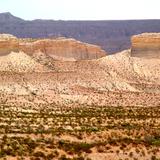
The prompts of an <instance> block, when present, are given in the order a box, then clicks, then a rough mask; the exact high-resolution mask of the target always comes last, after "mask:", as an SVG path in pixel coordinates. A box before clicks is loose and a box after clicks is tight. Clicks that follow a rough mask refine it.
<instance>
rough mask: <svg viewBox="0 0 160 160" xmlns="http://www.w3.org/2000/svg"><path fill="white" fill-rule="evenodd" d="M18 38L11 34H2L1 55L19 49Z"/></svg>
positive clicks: (0, 39)
mask: <svg viewBox="0 0 160 160" xmlns="http://www.w3.org/2000/svg"><path fill="white" fill-rule="evenodd" d="M18 46H19V42H18V39H17V38H16V37H14V36H12V35H9V34H0V55H6V54H9V53H10V52H11V51H18Z"/></svg>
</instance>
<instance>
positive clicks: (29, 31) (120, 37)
mask: <svg viewBox="0 0 160 160" xmlns="http://www.w3.org/2000/svg"><path fill="white" fill-rule="evenodd" d="M142 32H160V20H126V21H118V20H117V21H54V20H33V21H27V20H23V19H21V18H18V17H15V16H13V15H12V14H11V13H9V12H7V13H1V14H0V33H10V34H13V35H15V36H17V37H33V38H37V37H40V38H42V37H59V36H64V37H73V38H75V39H78V40H80V41H83V42H89V43H93V44H97V45H100V46H101V47H102V48H104V49H105V50H106V51H108V52H109V53H113V52H117V51H121V50H124V49H126V48H130V36H131V35H135V34H139V33H142Z"/></svg>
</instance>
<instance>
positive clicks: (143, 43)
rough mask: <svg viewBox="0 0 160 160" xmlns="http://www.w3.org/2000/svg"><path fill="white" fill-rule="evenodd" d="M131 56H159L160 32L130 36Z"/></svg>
mask: <svg viewBox="0 0 160 160" xmlns="http://www.w3.org/2000/svg"><path fill="white" fill-rule="evenodd" d="M131 43H132V49H131V55H132V56H133V57H144V58H160V33H143V34H139V35H135V36H133V37H132V38H131Z"/></svg>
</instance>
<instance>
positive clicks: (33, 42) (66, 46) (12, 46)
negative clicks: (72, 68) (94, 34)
mask: <svg viewBox="0 0 160 160" xmlns="http://www.w3.org/2000/svg"><path fill="white" fill-rule="evenodd" d="M12 51H14V52H18V51H19V52H21V51H22V52H25V53H27V54H29V55H33V54H35V53H39V52H42V53H45V54H47V55H49V56H50V57H52V58H53V59H55V60H69V61H70V60H71V61H72V60H89V59H97V58H101V57H103V56H105V55H106V52H105V51H104V50H102V49H101V48H100V47H99V46H96V45H91V44H87V43H82V42H80V41H76V40H75V39H66V38H57V39H18V38H16V37H14V36H12V35H5V34H3V35H0V55H6V54H9V53H10V52H12Z"/></svg>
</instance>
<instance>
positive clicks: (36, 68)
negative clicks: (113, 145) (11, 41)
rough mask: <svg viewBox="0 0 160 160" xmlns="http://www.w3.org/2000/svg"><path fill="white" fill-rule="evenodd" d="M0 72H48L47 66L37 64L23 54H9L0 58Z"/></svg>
mask: <svg viewBox="0 0 160 160" xmlns="http://www.w3.org/2000/svg"><path fill="white" fill-rule="evenodd" d="M0 71H1V72H3V71H5V72H13V73H14V72H49V71H51V70H50V69H49V68H48V67H47V66H45V65H42V64H40V63H38V62H37V61H36V60H34V59H33V58H32V57H31V56H29V55H27V54H25V53H24V52H11V53H10V54H7V55H4V56H0Z"/></svg>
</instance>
